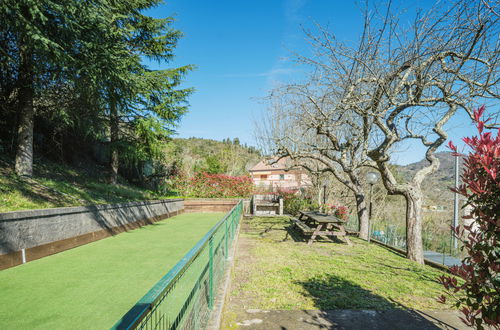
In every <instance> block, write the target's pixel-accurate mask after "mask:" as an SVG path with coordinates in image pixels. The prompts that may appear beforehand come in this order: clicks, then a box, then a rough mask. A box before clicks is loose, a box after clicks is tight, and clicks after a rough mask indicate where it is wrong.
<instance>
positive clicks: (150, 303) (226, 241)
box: [112, 201, 243, 329]
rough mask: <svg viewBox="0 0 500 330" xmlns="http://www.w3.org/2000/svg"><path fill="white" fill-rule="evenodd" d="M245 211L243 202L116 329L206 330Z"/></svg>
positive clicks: (141, 300)
mask: <svg viewBox="0 0 500 330" xmlns="http://www.w3.org/2000/svg"><path fill="white" fill-rule="evenodd" d="M242 209H243V202H242V201H240V202H239V203H238V204H237V205H235V206H234V207H233V208H232V209H231V211H230V212H229V213H228V214H226V216H225V217H224V218H223V219H222V220H220V221H219V222H218V223H217V224H216V225H215V226H214V227H213V228H212V229H211V230H210V231H209V232H208V233H207V234H206V235H205V236H204V237H203V238H202V239H201V240H200V241H199V242H198V243H197V244H196V245H195V246H194V247H193V248H192V249H191V250H190V251H189V252H188V253H186V255H185V256H184V257H183V258H182V259H181V260H180V261H179V262H178V263H177V264H176V265H175V266H174V267H173V268H172V269H171V270H170V271H169V272H168V273H167V274H166V275H165V276H164V277H163V278H162V279H161V280H160V281H159V282H158V283H156V284H155V286H154V287H153V288H152V289H151V290H149V292H148V293H146V295H145V296H144V297H142V298H141V299H140V300H139V301H138V302H137V303H136V304H135V306H134V307H132V309H130V310H129V311H128V312H127V313H126V314H125V315H124V316H123V317H122V318H121V319H120V320H118V322H116V323H115V325H114V326H113V327H112V329H203V328H205V327H206V326H207V324H208V322H209V319H210V313H211V311H212V309H213V306H214V302H215V295H216V294H217V290H218V289H219V287H220V286H221V285H222V281H223V278H224V272H225V269H226V266H227V264H228V262H227V261H228V259H229V254H230V250H231V247H232V245H233V242H234V238H235V236H236V234H237V229H238V224H239V221H240V218H241V214H242Z"/></svg>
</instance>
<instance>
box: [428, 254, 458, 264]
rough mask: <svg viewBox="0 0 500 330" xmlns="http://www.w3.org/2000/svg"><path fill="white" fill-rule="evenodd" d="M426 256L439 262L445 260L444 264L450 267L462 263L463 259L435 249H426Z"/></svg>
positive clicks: (441, 262)
mask: <svg viewBox="0 0 500 330" xmlns="http://www.w3.org/2000/svg"><path fill="white" fill-rule="evenodd" d="M424 258H425V259H429V260H431V261H434V262H437V263H439V264H443V260H444V264H445V265H446V266H448V267H450V266H454V265H460V264H461V261H460V259H458V258H455V257H452V256H450V255H447V254H443V253H439V252H434V251H424Z"/></svg>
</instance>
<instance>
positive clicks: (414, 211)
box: [404, 190, 424, 264]
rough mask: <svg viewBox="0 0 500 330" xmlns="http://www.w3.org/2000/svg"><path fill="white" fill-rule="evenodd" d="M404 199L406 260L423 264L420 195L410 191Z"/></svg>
mask: <svg viewBox="0 0 500 330" xmlns="http://www.w3.org/2000/svg"><path fill="white" fill-rule="evenodd" d="M404 196H405V199H406V254H407V257H408V259H410V260H413V261H416V262H418V263H419V264H424V249H423V245H422V193H421V192H420V191H415V190H413V191H410V192H408V193H407V194H405V195H404Z"/></svg>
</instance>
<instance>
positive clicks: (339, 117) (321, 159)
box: [259, 76, 369, 239]
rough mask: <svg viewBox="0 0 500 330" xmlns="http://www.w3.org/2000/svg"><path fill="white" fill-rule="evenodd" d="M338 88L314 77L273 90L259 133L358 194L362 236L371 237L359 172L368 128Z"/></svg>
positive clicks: (364, 162)
mask: <svg viewBox="0 0 500 330" xmlns="http://www.w3.org/2000/svg"><path fill="white" fill-rule="evenodd" d="M338 92H340V90H337V91H336V90H332V88H331V85H330V84H326V85H323V81H322V79H321V77H315V76H311V79H310V82H308V83H307V84H294V85H287V86H282V87H280V88H277V89H275V90H273V92H272V93H271V96H270V102H271V104H270V105H271V106H270V107H269V112H268V113H267V117H266V118H265V120H263V121H262V124H261V125H260V134H259V136H260V137H261V142H262V143H261V145H266V146H270V148H271V150H270V151H269V152H272V153H274V154H276V155H278V156H280V157H290V158H291V159H292V160H294V162H295V163H296V164H300V165H301V166H302V167H304V168H306V169H307V170H308V171H309V172H315V173H331V174H333V176H334V177H335V178H336V179H337V180H338V181H340V182H341V183H342V184H344V185H345V186H346V187H347V188H349V189H350V190H351V191H352V193H353V194H354V196H355V199H356V211H357V214H358V218H359V224H360V226H359V231H360V237H361V238H362V239H367V238H368V208H367V203H366V197H365V192H364V187H363V180H362V178H361V176H360V174H361V168H362V167H363V166H365V165H367V164H369V163H367V161H368V160H369V159H368V157H367V155H366V152H367V150H368V149H367V147H368V143H367V141H368V136H369V127H368V126H366V125H363V123H362V121H361V122H360V121H359V116H357V115H356V114H355V113H354V112H350V111H348V110H345V109H344V108H343V107H342V105H339V104H336V103H337V102H338V99H339V95H338ZM341 110H342V111H341Z"/></svg>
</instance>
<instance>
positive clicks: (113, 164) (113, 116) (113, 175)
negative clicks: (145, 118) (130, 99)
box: [109, 95, 119, 184]
mask: <svg viewBox="0 0 500 330" xmlns="http://www.w3.org/2000/svg"><path fill="white" fill-rule="evenodd" d="M109 110H110V111H109V115H110V116H109V121H110V123H109V127H110V133H111V161H110V183H111V184H116V183H117V182H118V166H119V158H118V146H117V143H118V139H119V133H118V131H119V118H118V108H117V106H116V101H115V100H114V95H113V96H112V97H111V101H110V103H109Z"/></svg>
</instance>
